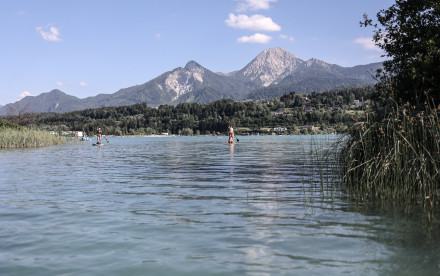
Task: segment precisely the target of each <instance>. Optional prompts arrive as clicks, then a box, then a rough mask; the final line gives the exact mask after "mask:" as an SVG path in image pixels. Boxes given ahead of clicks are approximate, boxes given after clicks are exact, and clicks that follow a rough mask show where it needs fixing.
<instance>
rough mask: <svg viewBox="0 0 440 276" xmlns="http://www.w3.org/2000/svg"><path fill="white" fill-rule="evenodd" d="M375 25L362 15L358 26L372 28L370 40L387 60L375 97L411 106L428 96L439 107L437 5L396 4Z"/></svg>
mask: <svg viewBox="0 0 440 276" xmlns="http://www.w3.org/2000/svg"><path fill="white" fill-rule="evenodd" d="M377 21H378V23H379V24H378V23H375V24H373V20H371V19H369V18H368V16H367V15H364V20H363V21H362V22H361V25H362V26H373V27H374V28H375V31H374V36H373V40H374V41H375V43H376V45H377V46H379V47H380V48H381V49H382V50H384V51H385V53H386V54H385V56H386V57H388V59H387V60H386V61H385V62H384V69H383V70H382V71H381V72H379V76H380V78H381V80H382V81H381V82H380V84H379V89H378V95H379V96H380V97H381V98H384V97H392V98H393V99H395V100H397V101H398V102H410V103H411V104H412V105H415V106H418V105H419V103H420V102H424V101H425V100H426V97H427V95H429V96H430V97H432V98H433V99H434V101H435V103H436V105H437V104H439V103H440V1H439V0H396V3H395V4H393V5H392V6H391V7H390V8H388V9H387V10H381V11H380V12H378V13H377Z"/></svg>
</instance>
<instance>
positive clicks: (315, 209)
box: [0, 136, 440, 275]
mask: <svg viewBox="0 0 440 276" xmlns="http://www.w3.org/2000/svg"><path fill="white" fill-rule="evenodd" d="M238 138H239V139H240V141H239V143H237V144H236V145H232V146H229V145H228V144H226V140H227V137H160V138H155V137H148V138H139V137H129V138H109V143H104V145H103V146H102V147H96V146H92V142H81V143H73V144H69V145H63V146H53V147H47V148H38V149H15V150H0V157H1V158H0V208H1V209H0V210H1V213H0V274H1V275H341V274H348V275H436V274H437V275H439V273H440V242H439V238H438V234H439V233H440V232H439V229H440V228H439V227H438V224H436V223H431V224H426V219H422V218H421V217H422V216H421V215H420V212H419V211H418V210H417V209H416V208H413V210H412V212H407V213H408V214H406V215H405V212H404V210H401V209H399V208H391V207H380V206H372V204H371V205H361V204H357V203H356V202H353V201H351V200H347V198H346V196H345V195H344V192H343V190H341V189H340V188H339V185H336V184H335V185H333V184H331V180H332V179H333V175H332V171H331V167H332V155H324V153H325V149H328V148H331V146H332V143H333V142H335V141H336V139H338V138H339V137H338V136H252V137H245V136H243V137H238ZM329 182H330V183H329Z"/></svg>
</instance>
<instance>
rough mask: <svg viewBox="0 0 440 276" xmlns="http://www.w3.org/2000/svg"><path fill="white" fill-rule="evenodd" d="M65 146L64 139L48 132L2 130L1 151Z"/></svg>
mask: <svg viewBox="0 0 440 276" xmlns="http://www.w3.org/2000/svg"><path fill="white" fill-rule="evenodd" d="M60 144H65V139H64V137H61V136H58V135H51V134H49V133H48V132H47V131H38V130H27V129H11V128H0V149H6V148H34V147H46V146H52V145H60Z"/></svg>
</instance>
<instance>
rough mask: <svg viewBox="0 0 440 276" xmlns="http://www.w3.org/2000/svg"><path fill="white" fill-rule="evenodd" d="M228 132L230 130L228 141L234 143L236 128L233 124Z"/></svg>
mask: <svg viewBox="0 0 440 276" xmlns="http://www.w3.org/2000/svg"><path fill="white" fill-rule="evenodd" d="M228 132H229V141H228V143H231V141H232V143H233V142H234V129H233V128H232V126H229V127H228Z"/></svg>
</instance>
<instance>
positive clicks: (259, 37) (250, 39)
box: [237, 33, 272, 44]
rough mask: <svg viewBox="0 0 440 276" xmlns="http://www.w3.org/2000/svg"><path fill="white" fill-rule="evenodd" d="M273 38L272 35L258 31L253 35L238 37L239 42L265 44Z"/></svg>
mask: <svg viewBox="0 0 440 276" xmlns="http://www.w3.org/2000/svg"><path fill="white" fill-rule="evenodd" d="M271 40H272V37H271V36H268V35H265V34H260V33H256V34H254V35H252V36H242V37H240V38H238V39H237V42H240V43H263V44H264V43H268V42H269V41H271Z"/></svg>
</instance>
